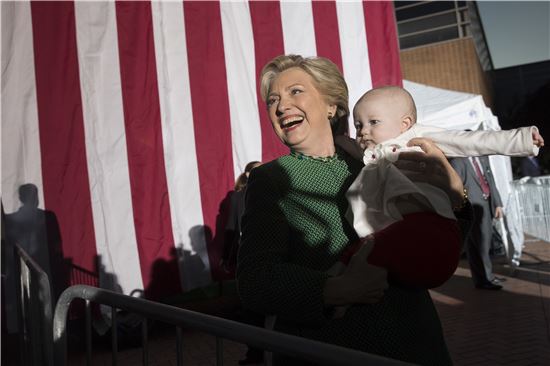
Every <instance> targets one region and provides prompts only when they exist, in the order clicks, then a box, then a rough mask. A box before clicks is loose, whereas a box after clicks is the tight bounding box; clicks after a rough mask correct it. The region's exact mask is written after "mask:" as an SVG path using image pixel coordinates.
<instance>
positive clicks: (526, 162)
mask: <svg viewBox="0 0 550 366" xmlns="http://www.w3.org/2000/svg"><path fill="white" fill-rule="evenodd" d="M519 171H520V174H521V176H522V177H538V176H540V175H541V170H540V165H539V162H538V160H537V158H536V157H534V156H527V157H525V158H522V159H521V162H520V166H519Z"/></svg>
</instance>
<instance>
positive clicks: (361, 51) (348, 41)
mask: <svg viewBox="0 0 550 366" xmlns="http://www.w3.org/2000/svg"><path fill="white" fill-rule="evenodd" d="M336 12H337V14H338V29H339V31H340V49H341V50H342V66H343V68H344V78H345V79H346V82H347V83H348V88H349V103H350V104H349V106H350V111H353V106H354V105H355V103H356V102H357V100H359V98H360V97H361V95H363V93H365V92H366V91H367V90H369V89H371V88H372V78H371V73H370V63H369V49H368V45H367V33H366V31H365V16H364V14H363V4H362V2H360V1H352V2H339V1H337V2H336ZM352 117H353V116H352ZM352 117H351V118H350V120H349V128H350V133H351V136H352V137H355V127H354V126H353V118H352Z"/></svg>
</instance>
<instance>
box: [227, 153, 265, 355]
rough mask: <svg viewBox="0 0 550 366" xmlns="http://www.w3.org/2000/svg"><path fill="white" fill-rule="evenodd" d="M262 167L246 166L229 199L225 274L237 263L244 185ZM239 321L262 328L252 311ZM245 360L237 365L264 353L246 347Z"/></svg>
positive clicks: (260, 318) (260, 319)
mask: <svg viewBox="0 0 550 366" xmlns="http://www.w3.org/2000/svg"><path fill="white" fill-rule="evenodd" d="M260 165H262V163H261V162H260V161H251V162H249V163H248V164H246V166H245V168H244V172H242V173H241V174H240V175H239V176H238V177H237V179H236V180H235V188H234V190H233V192H231V194H230V197H229V200H230V201H229V202H230V209H229V216H228V218H227V224H226V226H225V235H224V248H223V253H222V258H221V261H220V265H221V267H222V269H223V270H224V271H225V272H226V273H231V272H233V270H234V268H235V264H236V261H237V253H238V250H239V245H240V240H241V218H242V215H243V212H244V197H245V194H246V184H247V183H248V177H249V176H250V172H251V171H252V169H254V168H256V167H259V166H260ZM239 316H240V318H241V320H242V321H243V322H244V323H246V324H249V325H255V326H258V327H262V326H263V316H261V315H259V314H256V313H254V312H252V311H247V310H241V312H240V315H239ZM247 347H248V348H247V350H246V354H245V358H244V359H242V360H239V365H253V364H260V363H262V362H263V359H264V352H263V350H261V349H258V348H255V347H251V346H247Z"/></svg>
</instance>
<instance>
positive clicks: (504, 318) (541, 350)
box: [2, 241, 550, 366]
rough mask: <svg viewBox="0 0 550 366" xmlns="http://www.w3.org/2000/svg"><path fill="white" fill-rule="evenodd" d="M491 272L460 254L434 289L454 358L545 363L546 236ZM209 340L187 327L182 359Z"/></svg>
mask: <svg viewBox="0 0 550 366" xmlns="http://www.w3.org/2000/svg"><path fill="white" fill-rule="evenodd" d="M495 273H497V274H498V275H499V276H502V277H505V278H506V279H507V281H506V282H505V283H504V289H503V290H501V291H487V290H478V289H475V288H474V287H473V285H472V281H471V279H470V273H469V270H468V266H467V263H466V261H462V262H461V264H460V266H459V268H458V269H457V271H456V273H455V275H454V276H453V278H452V279H451V280H449V281H448V282H447V283H446V284H445V285H444V286H442V287H440V288H438V289H437V290H435V291H432V296H433V299H434V302H435V304H436V307H437V309H438V311H439V314H440V316H441V320H442V323H443V328H444V332H445V336H446V339H447V343H448V346H449V349H450V352H451V355H452V358H453V360H454V363H455V365H456V366H470V365H472V366H473V365H489V366H492V365H494V366H498V365H514V366H516V365H517V366H523V365H525V366H527V365H533V366H534V365H540V366H543V365H544V366H548V365H550V243H547V242H541V241H528V242H527V243H526V247H525V249H524V252H523V256H522V259H521V266H520V267H519V268H518V269H516V270H515V271H513V272H512V271H511V269H510V267H508V266H507V265H502V264H496V265H495ZM234 300H235V299H234V298H233V297H232V296H224V297H218V298H216V299H214V300H209V301H202V302H197V301H195V302H193V303H192V304H191V305H188V306H187V307H190V308H192V309H193V310H199V311H203V312H207V313H211V314H212V313H214V314H216V313H217V314H220V315H223V316H231V315H232V314H233V313H234V310H235V309H236V303H235V301H234ZM174 332H175V331H174V330H173V329H172V328H166V327H163V326H159V325H157V326H156V327H155V328H153V331H152V334H151V336H150V342H149V346H150V348H149V356H148V360H149V365H152V366H155V365H176V356H175V355H176V351H175V349H176V346H175V337H174ZM81 343H82V342H78V341H73V344H74V345H73V347H72V350H71V352H70V364H71V365H85V359H84V356H83V353H82V351H81V348H80V347H79V344H81ZM215 344H216V341H215V339H214V338H213V337H211V336H208V335H206V334H201V333H197V332H192V331H185V332H184V341H183V347H184V365H191V366H210V365H215V364H216V363H215ZM3 348H4V349H3V351H6V348H5V347H3ZM223 349H224V365H236V364H237V360H239V359H240V358H242V356H243V355H244V352H245V350H246V347H245V346H243V345H241V344H237V343H233V342H229V341H225V342H224V347H223ZM8 352H9V351H8ZM3 353H4V352H3ZM4 355H5V354H4ZM142 357H143V355H142V351H141V349H140V348H136V347H126V348H123V349H121V350H120V351H119V353H118V358H117V360H118V364H119V365H135V364H141V362H142ZM4 360H5V359H4V357H3V361H4ZM2 364H4V365H7V364H10V363H4V362H2ZM110 364H111V353H110V348H109V344H108V341H104V342H95V343H94V357H93V365H110Z"/></svg>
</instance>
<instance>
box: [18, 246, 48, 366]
mask: <svg viewBox="0 0 550 366" xmlns="http://www.w3.org/2000/svg"><path fill="white" fill-rule="evenodd" d="M15 254H16V257H15V271H16V278H19V284H18V285H16V293H17V312H18V323H19V339H20V342H19V343H20V360H21V365H25V366H26V365H46V366H52V365H53V343H52V318H53V314H52V308H53V303H52V291H51V287H50V281H49V279H48V275H47V274H46V273H45V272H44V271H43V270H42V268H40V266H39V265H38V264H37V263H36V262H35V261H34V260H33V259H32V258H31V257H30V256H29V255H28V254H27V253H26V252H25V251H24V250H23V249H22V248H21V247H20V246H19V245H15Z"/></svg>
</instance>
